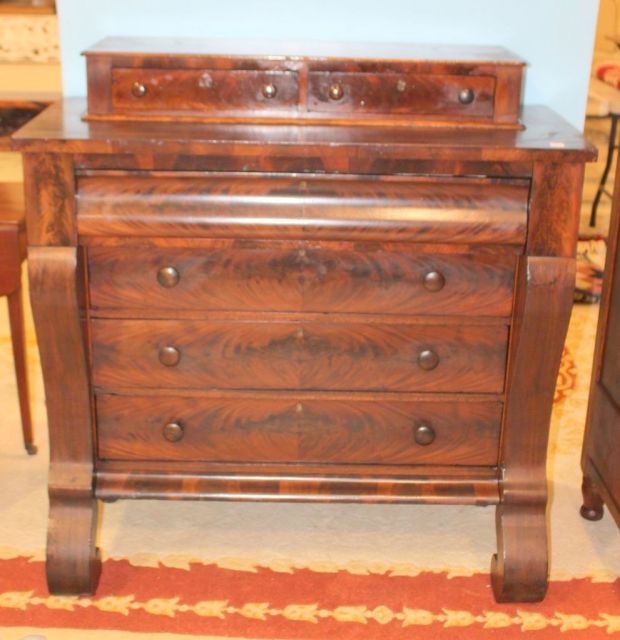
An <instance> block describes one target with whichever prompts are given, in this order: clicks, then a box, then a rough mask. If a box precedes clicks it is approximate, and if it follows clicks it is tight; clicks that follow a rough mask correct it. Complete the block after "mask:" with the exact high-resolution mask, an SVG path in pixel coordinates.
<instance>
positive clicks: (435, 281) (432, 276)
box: [424, 271, 446, 291]
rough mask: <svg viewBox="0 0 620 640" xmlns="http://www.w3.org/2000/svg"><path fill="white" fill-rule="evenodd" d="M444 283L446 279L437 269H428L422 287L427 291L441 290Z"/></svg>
mask: <svg viewBox="0 0 620 640" xmlns="http://www.w3.org/2000/svg"><path fill="white" fill-rule="evenodd" d="M445 284H446V279H445V278H444V276H443V274H441V273H439V271H429V272H428V273H427V274H426V275H425V276H424V287H425V288H426V289H427V290H428V291H441V290H442V289H443V288H444V285H445Z"/></svg>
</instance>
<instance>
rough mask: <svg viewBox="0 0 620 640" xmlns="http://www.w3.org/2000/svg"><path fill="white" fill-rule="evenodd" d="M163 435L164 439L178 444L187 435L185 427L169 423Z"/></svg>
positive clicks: (163, 430) (165, 426)
mask: <svg viewBox="0 0 620 640" xmlns="http://www.w3.org/2000/svg"><path fill="white" fill-rule="evenodd" d="M162 433H163V435H164V438H165V439H166V440H168V442H178V441H179V440H181V439H182V438H183V436H184V435H185V432H184V430H183V425H182V424H179V423H178V422H169V423H168V424H166V425H164V428H163V429H162Z"/></svg>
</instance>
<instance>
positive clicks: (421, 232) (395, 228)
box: [77, 174, 529, 245]
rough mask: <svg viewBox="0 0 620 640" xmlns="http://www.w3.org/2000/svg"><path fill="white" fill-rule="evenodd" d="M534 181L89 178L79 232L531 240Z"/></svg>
mask: <svg viewBox="0 0 620 640" xmlns="http://www.w3.org/2000/svg"><path fill="white" fill-rule="evenodd" d="M528 192H529V182H528V181H526V180H511V181H509V180H492V179H473V178H472V179H454V178H436V179H432V178H394V177H392V178H385V177H383V178H378V177H377V178H364V179H359V178H356V177H354V176H338V177H327V176H322V177H317V176H307V177H306V176H302V177H299V176H277V177H273V176H272V177H265V176H259V175H255V174H244V175H238V174H233V175H230V174H228V175H221V174H219V175H211V176H196V175H188V176H186V177H179V176H178V174H177V175H176V176H173V175H171V174H169V175H166V176H162V175H157V176H139V175H136V176H107V175H101V176H97V175H89V176H83V177H81V178H79V180H78V188H77V211H78V230H79V233H80V235H82V236H107V235H115V236H140V237H144V236H145V235H148V236H153V237H157V236H160V237H161V236H165V237H169V236H176V237H195V236H196V235H202V236H208V237H228V238H231V237H258V238H261V237H262V238H269V237H274V236H277V237H281V238H282V237H289V238H317V239H318V238H329V239H347V240H356V239H359V240H399V241H413V242H448V243H452V242H453V243H473V244H481V243H484V244H489V243H491V244H515V245H520V244H523V243H524V242H525V235H526V226H527V202H528Z"/></svg>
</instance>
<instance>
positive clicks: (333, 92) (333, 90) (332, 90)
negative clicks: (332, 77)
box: [327, 82, 344, 100]
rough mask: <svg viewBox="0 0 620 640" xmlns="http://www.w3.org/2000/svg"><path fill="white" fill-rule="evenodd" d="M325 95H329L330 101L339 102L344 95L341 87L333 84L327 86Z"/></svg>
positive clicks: (335, 83)
mask: <svg viewBox="0 0 620 640" xmlns="http://www.w3.org/2000/svg"><path fill="white" fill-rule="evenodd" d="M327 95H329V97H330V99H331V100H340V99H341V98H342V96H343V95H344V89H343V88H342V85H340V84H338V83H337V82H334V83H333V84H330V85H329V89H328V90H327Z"/></svg>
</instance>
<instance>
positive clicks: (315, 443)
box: [14, 40, 595, 601]
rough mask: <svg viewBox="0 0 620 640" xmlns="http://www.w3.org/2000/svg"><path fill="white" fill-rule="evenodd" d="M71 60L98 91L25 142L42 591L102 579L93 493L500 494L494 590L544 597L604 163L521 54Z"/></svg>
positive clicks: (471, 497)
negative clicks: (532, 89) (42, 434)
mask: <svg viewBox="0 0 620 640" xmlns="http://www.w3.org/2000/svg"><path fill="white" fill-rule="evenodd" d="M173 45H174V47H176V49H174V48H173ZM278 47H281V48H280V49H278ZM87 58H88V74H89V96H88V102H86V101H84V100H81V99H77V100H65V101H63V102H62V103H59V104H57V105H55V106H53V107H51V108H50V109H48V110H47V111H45V112H44V113H43V114H41V115H40V116H39V117H38V118H36V119H35V120H34V121H32V122H31V123H30V124H29V125H28V126H27V127H26V128H24V129H23V130H22V131H20V132H19V133H18V134H16V136H15V137H14V145H15V147H16V148H18V149H20V150H21V151H22V152H23V153H24V163H25V178H26V199H27V225H28V238H29V263H30V281H31V289H32V304H33V309H34V315H35V321H36V325H37V333H38V338H39V344H40V350H41V358H42V366H43V372H44V378H45V385H46V397H47V409H48V417H49V430H50V443H51V467H50V477H49V491H50V520H49V532H48V556H47V575H48V584H49V587H50V590H51V591H52V592H54V593H89V592H92V591H94V589H95V588H96V586H97V580H98V573H99V568H100V562H99V557H98V552H97V548H96V544H95V531H96V519H97V508H96V501H97V499H104V500H114V499H118V498H161V499H190V498H193V499H219V500H296V501H318V500H325V501H331V502H335V503H337V502H343V501H349V502H404V503H429V504H432V503H435V504H446V503H452V504H454V503H460V504H470V505H495V507H496V512H497V539H498V553H497V555H496V556H494V559H493V562H492V582H493V589H494V593H495V596H496V598H497V599H498V600H501V601H518V600H520V601H536V600H540V599H541V598H543V597H544V594H545V589H546V585H547V530H546V524H545V511H546V505H547V485H546V476H545V458H546V447H547V435H548V427H549V417H550V412H551V406H552V399H553V391H554V385H555V380H556V376H557V371H558V366H559V361H560V355H561V351H562V345H563V341H564V337H565V332H566V328H567V323H568V317H569V314H570V307H571V300H572V288H573V280H574V248H575V241H576V233H577V225H578V216H579V203H580V195H581V186H582V179H583V165H584V162H585V161H587V160H590V159H592V158H593V157H594V155H595V154H594V151H593V149H592V147H590V146H589V145H588V144H587V143H585V142H584V141H583V139H582V138H581V136H580V135H579V133H578V132H576V131H574V130H573V129H571V128H570V127H569V126H568V125H567V124H566V123H565V122H563V121H562V120H561V119H560V118H558V117H557V116H556V115H554V114H553V113H551V112H550V111H548V110H546V109H544V108H537V107H532V108H529V107H528V108H526V109H524V110H523V111H522V113H520V112H519V101H520V93H519V89H520V83H521V73H522V66H523V65H522V62H521V61H519V60H518V59H516V58H514V56H512V55H511V54H509V53H508V52H506V51H503V50H499V49H475V48H465V49H463V48H460V49H454V48H453V49H450V48H438V47H413V46H406V45H405V46H399V45H385V46H383V47H381V46H370V47H363V46H360V45H349V46H348V48H347V46H345V45H333V47H332V49H331V52H330V48H329V46H328V45H325V44H317V43H314V44H312V45H308V50H307V51H306V52H305V53H304V52H302V53H301V54H300V53H299V52H297V53H295V52H294V51H293V50H292V49H291V45H288V44H286V43H279V44H276V43H271V44H268V45H266V44H264V43H248V42H245V43H229V42H228V43H225V42H206V43H201V42H195V41H194V42H183V41H179V42H175V43H170V42H158V41H141V40H140V41H131V40H109V41H104V43H102V44H101V45H99V46H98V47H95V48H94V49H92V50H90V51H89V52H87ZM337 508H338V507H337V506H336V505H335V506H334V509H337Z"/></svg>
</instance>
